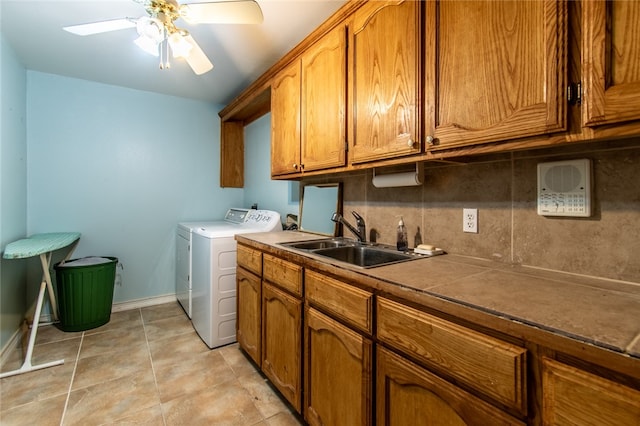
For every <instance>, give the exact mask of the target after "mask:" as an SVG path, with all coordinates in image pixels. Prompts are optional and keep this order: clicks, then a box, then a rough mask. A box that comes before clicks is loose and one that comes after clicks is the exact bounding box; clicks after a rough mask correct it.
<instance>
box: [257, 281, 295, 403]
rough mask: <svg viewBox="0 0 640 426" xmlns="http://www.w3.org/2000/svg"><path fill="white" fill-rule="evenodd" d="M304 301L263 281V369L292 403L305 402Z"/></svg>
mask: <svg viewBox="0 0 640 426" xmlns="http://www.w3.org/2000/svg"><path fill="white" fill-rule="evenodd" d="M301 351H302V302H301V301H300V300H299V299H297V298H295V297H293V296H291V295H289V294H287V293H285V292H283V291H281V290H278V289H277V288H276V287H274V286H272V285H270V284H268V283H267V282H265V281H263V285H262V371H263V373H264V374H265V375H266V376H267V377H268V378H269V380H271V383H273V384H274V385H275V387H276V388H278V390H279V391H280V392H281V393H282V395H283V396H284V397H285V398H286V399H287V401H289V403H291V405H292V406H293V407H294V408H295V409H296V410H297V411H298V412H300V409H301V404H302V361H301Z"/></svg>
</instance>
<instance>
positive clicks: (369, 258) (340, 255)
mask: <svg viewBox="0 0 640 426" xmlns="http://www.w3.org/2000/svg"><path fill="white" fill-rule="evenodd" d="M314 253H315V254H318V255H321V256H327V257H330V258H332V259H336V260H340V261H342V262H346V263H350V264H351V265H356V266H361V267H363V268H368V267H373V266H382V265H388V264H390V263H395V262H403V261H406V260H412V259H417V258H419V256H415V255H412V254H408V253H403V252H399V251H392V250H389V249H384V248H379V247H371V246H345V247H334V248H327V249H320V250H316V251H314Z"/></svg>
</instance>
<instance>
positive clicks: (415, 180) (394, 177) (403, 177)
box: [371, 163, 422, 188]
mask: <svg viewBox="0 0 640 426" xmlns="http://www.w3.org/2000/svg"><path fill="white" fill-rule="evenodd" d="M419 166H420V163H416V170H415V171H411V172H395V173H388V174H382V175H376V169H375V167H374V169H373V178H372V179H371V183H372V184H373V186H375V187H376V188H393V187H399V186H419V185H422V176H421V173H420V167H419Z"/></svg>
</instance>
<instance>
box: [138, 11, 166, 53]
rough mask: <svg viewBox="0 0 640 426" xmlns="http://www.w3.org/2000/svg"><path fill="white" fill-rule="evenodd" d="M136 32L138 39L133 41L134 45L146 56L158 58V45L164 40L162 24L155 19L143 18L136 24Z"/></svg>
mask: <svg viewBox="0 0 640 426" xmlns="http://www.w3.org/2000/svg"><path fill="white" fill-rule="evenodd" d="M136 30H137V31H138V35H139V36H140V37H138V38H137V39H135V40H134V43H135V44H136V45H137V46H138V47H139V48H140V49H142V50H144V51H145V52H147V53H148V54H150V55H153V56H158V55H159V52H158V50H159V46H160V43H161V42H162V40H163V39H164V26H163V25H162V22H160V20H158V19H156V18H148V17H146V16H144V17H142V18H140V19H138V21H137V22H136Z"/></svg>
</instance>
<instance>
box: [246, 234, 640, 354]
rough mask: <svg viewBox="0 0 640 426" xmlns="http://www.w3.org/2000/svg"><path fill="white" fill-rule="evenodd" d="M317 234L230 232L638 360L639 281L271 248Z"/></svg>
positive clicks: (407, 294)
mask: <svg viewBox="0 0 640 426" xmlns="http://www.w3.org/2000/svg"><path fill="white" fill-rule="evenodd" d="M317 238H322V237H321V236H318V235H314V234H308V233H304V232H291V231H283V232H269V233H259V234H242V235H238V236H237V237H236V239H237V240H238V241H241V242H245V243H248V244H252V245H255V246H256V247H257V248H261V247H260V245H267V246H269V249H270V250H271V251H274V253H275V254H280V255H285V256H293V260H296V256H301V257H302V258H304V260H305V261H307V262H308V265H309V266H311V267H314V268H316V269H320V270H322V271H324V272H331V273H334V274H336V275H338V276H343V277H344V278H346V279H348V278H350V277H351V278H354V277H355V275H354V274H357V277H358V278H359V280H362V281H363V282H365V284H367V285H370V286H372V287H373V288H376V289H377V290H379V291H380V292H382V293H388V294H392V295H394V296H398V297H402V298H403V299H405V300H411V301H415V302H416V303H420V304H425V303H426V304H427V305H429V306H430V307H435V308H436V309H442V307H444V311H446V307H447V306H451V303H453V304H455V305H460V306H465V307H467V308H471V309H472V310H476V311H480V312H482V313H483V314H489V315H492V316H494V317H498V318H502V319H506V320H508V321H509V322H514V323H521V324H523V325H525V326H529V328H531V327H533V328H535V329H537V330H542V331H543V332H546V333H547V334H548V332H551V333H552V334H553V335H556V336H561V337H567V338H569V339H571V340H574V341H577V342H582V343H586V344H588V345H593V346H595V347H599V348H603V349H608V350H610V351H613V352H616V353H619V354H621V355H624V356H628V357H632V358H638V359H640V284H639V285H635V284H630V283H622V282H615V281H609V280H600V279H596V278H589V277H583V276H577V275H572V274H565V273H561V272H555V271H547V270H541V269H538V268H530V267H524V266H512V265H506V264H501V263H497V262H494V261H490V260H484V259H477V258H470V257H465V256H458V255H449V254H447V255H443V256H435V257H431V258H425V259H420V260H414V261H410V262H404V263H397V264H392V265H388V266H381V267H376V268H369V269H363V268H359V267H356V266H351V265H345V264H344V263H341V262H336V261H332V260H331V259H327V258H326V257H319V256H316V255H312V254H304V253H302V252H301V251H299V250H292V249H288V248H286V247H284V246H280V245H278V243H282V242H290V241H304V240H310V239H317ZM256 243H257V244H256ZM335 266H339V268H336V267H335ZM438 300H439V301H440V302H437V301H438ZM470 318H473V315H471V316H470ZM498 331H504V330H498ZM516 334H517V333H516ZM634 365H635V363H634Z"/></svg>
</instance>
